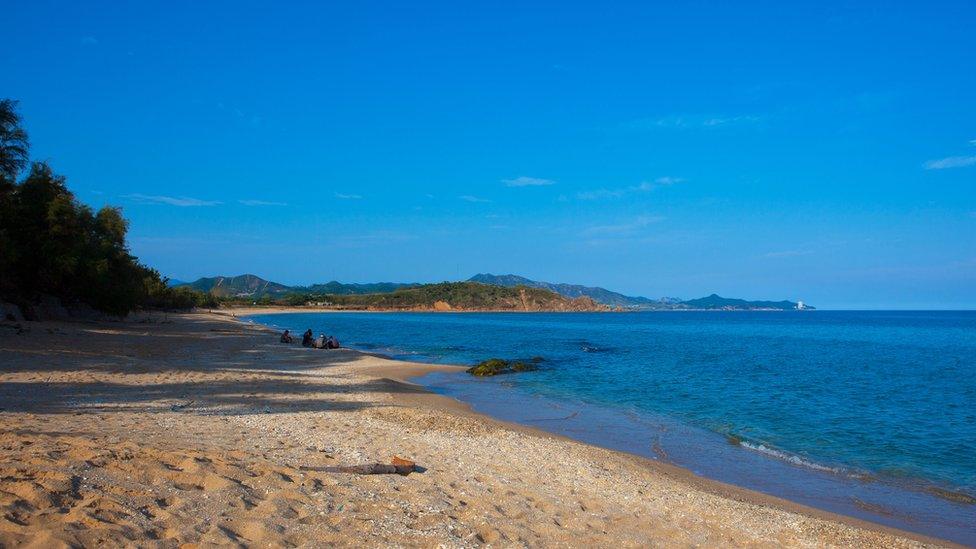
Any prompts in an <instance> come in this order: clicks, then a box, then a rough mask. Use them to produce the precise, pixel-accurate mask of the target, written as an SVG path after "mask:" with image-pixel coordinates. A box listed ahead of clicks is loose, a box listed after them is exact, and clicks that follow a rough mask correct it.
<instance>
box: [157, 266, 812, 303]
mask: <svg viewBox="0 0 976 549" xmlns="http://www.w3.org/2000/svg"><path fill="white" fill-rule="evenodd" d="M467 282H477V283H479V284H484V285H488V286H499V287H503V288H514V287H517V286H525V287H528V288H536V289H540V290H547V291H549V292H552V293H554V294H558V295H559V296H562V297H566V298H569V299H577V298H589V299H591V300H593V302H595V303H597V304H600V305H607V306H610V307H615V308H621V309H635V310H740V311H741V310H782V311H787V310H796V309H814V307H811V306H809V305H803V304H801V303H795V302H793V301H785V300H784V301H749V300H745V299H730V298H725V297H721V296H718V295H716V294H712V295H710V296H708V297H702V298H698V299H689V300H681V299H678V298H675V297H662V298H659V299H651V298H647V297H641V296H628V295H624V294H621V293H618V292H613V291H610V290H607V289H606V288H600V287H595V286H581V285H578V284H562V283H560V284H554V283H551V282H540V281H537V280H531V279H528V278H525V277H523V276H518V275H513V274H508V275H493V274H489V273H480V274H476V275H474V276H473V277H471V278H470V279H468V281H467ZM170 284H171V285H173V286H189V287H191V288H194V289H197V290H200V291H202V292H207V293H211V294H213V295H216V296H219V297H239V298H248V299H259V298H262V297H265V296H269V297H271V298H275V297H284V296H285V295H288V294H311V295H329V296H365V295H381V294H392V293H394V292H397V293H398V294H399V295H401V296H403V295H406V294H400V291H403V290H410V289H420V288H431V287H438V285H433V284H420V283H402V282H376V283H371V284H343V283H341V282H337V281H332V282H327V283H325V284H312V285H310V286H286V285H284V284H279V283H277V282H271V281H269V280H265V279H263V278H261V277H258V276H255V275H251V274H246V275H240V276H216V277H212V278H201V279H199V280H196V281H195V282H178V281H170ZM410 295H412V294H410ZM336 301H342V300H336ZM360 301H361V300H360ZM380 302H382V300H380V301H379V302H377V303H380ZM356 303H357V305H358V304H359V302H358V301H357V302H356ZM365 303H366V302H363V304H365ZM553 303H555V302H553ZM372 304H373V303H372V301H370V305H372ZM349 305H352V302H350V303H349ZM412 305H415V304H414V303H412ZM559 306H560V307H564V305H563V304H560V305H559ZM563 310H565V309H563Z"/></svg>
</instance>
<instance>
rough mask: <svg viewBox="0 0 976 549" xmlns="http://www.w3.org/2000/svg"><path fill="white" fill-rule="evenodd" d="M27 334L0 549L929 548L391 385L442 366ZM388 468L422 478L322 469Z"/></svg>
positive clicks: (6, 459)
mask: <svg viewBox="0 0 976 549" xmlns="http://www.w3.org/2000/svg"><path fill="white" fill-rule="evenodd" d="M28 325H29V331H28V332H27V333H22V334H17V333H16V332H15V330H13V329H12V328H10V327H3V328H0V408H2V411H0V547H13V546H19V545H25V546H35V547H57V546H88V547H94V546H104V545H113V546H114V545H133V546H135V545H138V546H146V545H149V546H163V547H180V546H183V547H193V546H195V545H200V546H208V545H241V546H266V545H272V546H282V545H292V546H321V545H330V544H331V545H343V546H421V547H439V546H446V547H474V546H485V545H487V546H493V547H509V546H573V547H584V546H586V547H590V546H604V547H605V546H618V547H619V546H625V547H637V546H640V547H646V546H669V547H671V546H808V547H813V546H816V547H823V546H844V547H921V546H928V545H932V544H938V542H936V541H933V540H927V539H925V538H921V537H919V536H910V535H908V534H905V533H902V532H897V531H894V530H889V529H884V528H881V527H877V526H873V525H870V524H867V523H863V522H859V521H856V520H853V519H848V518H844V517H839V516H836V515H831V514H828V513H824V512H818V511H814V510H811V509H809V508H805V507H802V506H799V505H795V504H791V503H789V502H785V501H783V500H778V499H775V498H771V497H766V496H762V495H760V494H757V493H754V492H750V491H747V490H742V489H738V488H733V487H731V486H728V485H724V484H720V483H716V482H711V481H706V480H703V479H699V478H697V477H695V476H693V475H691V474H690V473H688V472H686V471H683V470H681V469H677V468H674V467H668V466H665V465H661V464H658V463H655V462H652V461H648V460H644V459H641V458H637V457H634V456H629V455H626V454H621V453H616V452H611V451H608V450H603V449H600V448H595V447H592V446H588V445H585V444H581V443H577V442H574V441H571V440H566V439H563V438H560V437H555V436H550V435H546V434H544V433H539V432H536V431H533V430H531V429H526V428H520V427H517V426H513V425H509V424H503V423H500V422H496V421H493V420H491V419H488V418H485V417H483V416H480V415H477V414H474V413H472V412H470V411H469V410H467V408H466V407H464V406H462V405H460V404H458V403H457V402H455V401H452V400H450V399H446V398H443V397H439V396H435V395H431V394H429V393H426V392H425V391H423V390H421V389H420V388H418V387H416V386H414V385H411V384H409V383H405V382H403V381H402V380H403V379H405V378H406V377H409V376H411V375H416V374H419V373H422V372H424V371H426V370H429V369H431V368H438V367H436V366H428V365H421V364H409V363H403V362H393V361H389V360H385V359H382V358H379V357H374V356H369V355H366V354H362V353H357V352H354V351H349V350H334V351H323V350H313V349H304V348H301V347H300V346H297V345H290V346H289V345H281V344H278V343H277V337H276V336H275V335H274V334H271V333H269V332H268V331H267V330H264V329H262V328H260V327H256V326H248V325H244V324H241V323H239V322H237V321H235V320H234V319H233V318H230V317H229V316H225V315H217V314H206V313H200V314H186V315H153V316H152V317H150V318H147V319H142V321H132V322H125V323H98V324H96V323H28ZM440 368H444V367H440ZM394 455H396V456H400V457H402V458H407V459H409V460H413V461H415V462H416V463H417V464H418V465H420V466H422V467H424V468H425V469H426V471H425V472H423V473H413V474H410V475H409V476H400V475H369V476H366V475H355V474H347V473H336V472H325V471H321V470H315V469H323V468H328V467H334V466H344V465H359V464H367V463H374V462H382V463H389V461H390V459H391V458H392V457H393V456H394Z"/></svg>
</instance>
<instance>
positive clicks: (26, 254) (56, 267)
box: [0, 99, 210, 315]
mask: <svg viewBox="0 0 976 549" xmlns="http://www.w3.org/2000/svg"><path fill="white" fill-rule="evenodd" d="M15 106H16V102H14V101H11V100H6V99H5V100H0V297H2V298H3V299H7V300H11V301H15V302H19V303H21V304H24V305H27V304H30V303H31V302H32V301H35V300H36V299H38V298H39V297H40V296H42V295H52V296H55V297H57V298H59V299H60V300H61V301H62V302H63V303H67V304H70V303H84V304H87V305H89V306H91V307H93V308H95V309H98V310H101V311H104V312H107V313H111V314H118V315H124V314H126V313H128V312H129V311H132V310H133V309H137V308H140V307H156V308H189V307H193V306H197V305H205V304H207V302H206V300H208V299H210V298H208V297H206V296H204V295H203V294H202V293H199V292H192V291H187V290H182V291H177V290H174V289H172V288H168V287H167V286H166V281H165V280H164V279H162V278H161V277H160V275H159V273H158V272H156V271H155V270H153V269H150V268H147V267H145V266H143V265H141V264H140V263H139V261H138V259H137V258H135V257H134V256H133V255H132V254H131V253H130V252H129V249H128V246H127V245H126V242H125V236H126V232H127V231H128V225H129V224H128V221H126V219H125V217H123V215H122V210H121V209H119V208H116V207H112V206H105V207H103V208H102V209H100V210H98V211H97V212H95V211H93V210H92V209H91V208H90V207H88V206H86V205H84V204H82V203H80V202H79V201H78V200H77V199H76V198H75V196H74V194H72V192H71V191H70V190H68V187H67V184H66V182H65V178H64V177H63V176H60V175H57V174H55V173H54V171H53V170H52V169H51V167H50V166H48V165H47V164H46V163H44V162H35V163H33V164H32V165H31V167H30V170H29V172H28V173H27V175H26V177H24V178H23V179H22V180H21V181H20V182H17V181H16V177H17V175H19V173H20V172H21V171H22V170H23V168H24V167H25V164H26V159H27V134H26V132H25V131H24V130H23V129H22V128H21V127H20V117H19V116H18V115H17V113H16V111H15V110H14V107H15Z"/></svg>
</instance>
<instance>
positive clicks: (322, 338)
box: [312, 334, 328, 349]
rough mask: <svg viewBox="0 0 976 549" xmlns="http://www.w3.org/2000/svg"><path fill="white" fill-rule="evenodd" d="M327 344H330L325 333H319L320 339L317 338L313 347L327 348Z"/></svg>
mask: <svg viewBox="0 0 976 549" xmlns="http://www.w3.org/2000/svg"><path fill="white" fill-rule="evenodd" d="M326 345H328V344H327V343H326V342H325V334H319V337H318V339H316V340H315V343H313V344H312V347H315V348H316V349H325V348H326Z"/></svg>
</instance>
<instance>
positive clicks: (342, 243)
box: [328, 231, 417, 248]
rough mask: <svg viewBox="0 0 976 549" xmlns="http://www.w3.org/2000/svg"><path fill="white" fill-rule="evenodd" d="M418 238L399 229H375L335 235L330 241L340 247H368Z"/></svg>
mask: <svg viewBox="0 0 976 549" xmlns="http://www.w3.org/2000/svg"><path fill="white" fill-rule="evenodd" d="M416 238H417V236H416V235H413V234H410V233H404V232H399V231H373V232H370V233H365V234H354V235H338V236H333V237H331V238H329V240H328V242H329V243H330V244H331V245H333V246H337V247H340V248H366V247H373V246H378V245H383V244H393V243H397V242H406V241H408V240H414V239H416Z"/></svg>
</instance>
